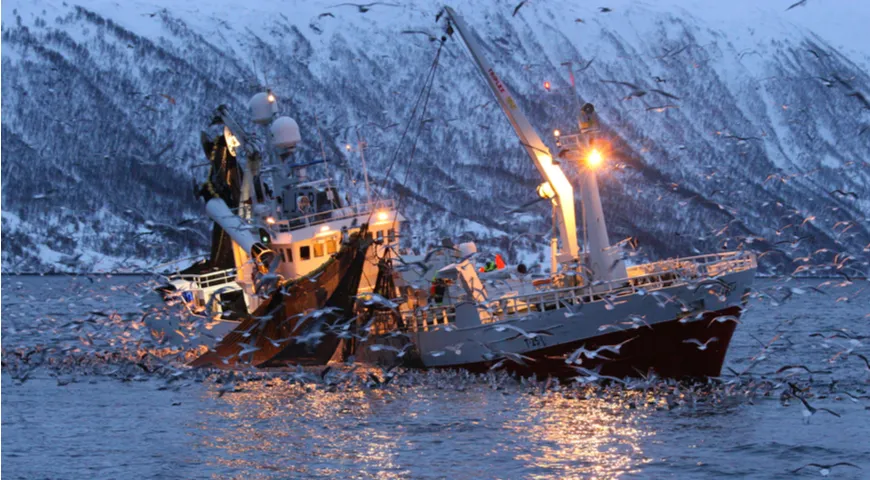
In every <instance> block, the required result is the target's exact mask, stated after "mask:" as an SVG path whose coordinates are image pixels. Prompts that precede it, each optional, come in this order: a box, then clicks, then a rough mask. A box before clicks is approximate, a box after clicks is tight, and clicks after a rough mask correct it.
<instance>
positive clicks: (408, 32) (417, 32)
mask: <svg viewBox="0 0 870 480" xmlns="http://www.w3.org/2000/svg"><path fill="white" fill-rule="evenodd" d="M399 33H404V34H406V35H426V37H427V38H428V39H429V41H430V42H434V41H435V40H438V37H436V36H435V35H432V34H431V33H429V32H424V31H422V30H402V31H401V32H399Z"/></svg>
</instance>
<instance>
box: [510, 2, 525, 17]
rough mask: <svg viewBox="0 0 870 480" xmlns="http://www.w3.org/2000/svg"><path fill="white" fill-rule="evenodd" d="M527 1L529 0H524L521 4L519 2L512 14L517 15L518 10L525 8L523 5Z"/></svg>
mask: <svg viewBox="0 0 870 480" xmlns="http://www.w3.org/2000/svg"><path fill="white" fill-rule="evenodd" d="M527 1H528V0H523V1H522V2H520V3H519V4H517V6H516V7H514V13H513V15H511V16H512V17H516V16H517V12H519V11H520V9H521V8H523V5H525V4H526V2H527Z"/></svg>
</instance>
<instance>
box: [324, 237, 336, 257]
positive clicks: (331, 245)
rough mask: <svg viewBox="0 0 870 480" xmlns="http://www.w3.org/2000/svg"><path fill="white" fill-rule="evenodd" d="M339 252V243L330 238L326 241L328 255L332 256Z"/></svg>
mask: <svg viewBox="0 0 870 480" xmlns="http://www.w3.org/2000/svg"><path fill="white" fill-rule="evenodd" d="M337 251H338V242H336V241H335V239H334V238H330V239H329V240H327V241H326V253H327V254H329V255H332V254H333V253H335V252H337Z"/></svg>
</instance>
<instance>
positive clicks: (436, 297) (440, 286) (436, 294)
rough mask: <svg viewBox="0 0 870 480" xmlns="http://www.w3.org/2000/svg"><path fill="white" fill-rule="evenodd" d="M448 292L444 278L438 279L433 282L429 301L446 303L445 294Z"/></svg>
mask: <svg viewBox="0 0 870 480" xmlns="http://www.w3.org/2000/svg"><path fill="white" fill-rule="evenodd" d="M446 291H447V283H445V282H444V279H443V278H436V279H435V280H434V281H433V282H432V288H430V290H429V293H430V297H429V300H430V301H432V302H434V303H441V302H443V301H444V292H446Z"/></svg>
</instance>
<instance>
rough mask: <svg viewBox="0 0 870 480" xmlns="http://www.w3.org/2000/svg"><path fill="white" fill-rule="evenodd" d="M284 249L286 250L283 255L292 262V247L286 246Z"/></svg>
mask: <svg viewBox="0 0 870 480" xmlns="http://www.w3.org/2000/svg"><path fill="white" fill-rule="evenodd" d="M284 251H285V252H286V254H285V255H284V256H285V257H287V261H288V262H292V261H293V249H292V248H286V249H284Z"/></svg>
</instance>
